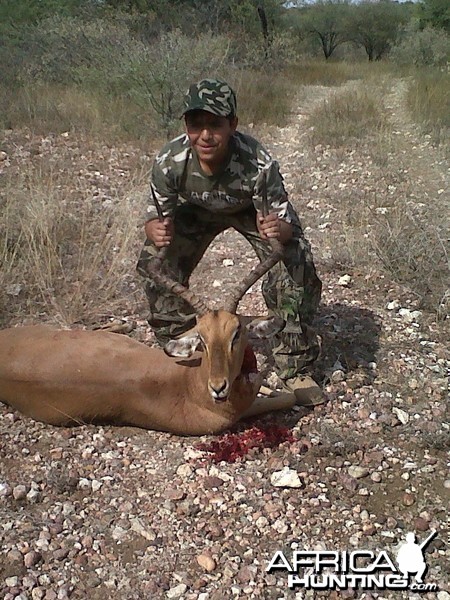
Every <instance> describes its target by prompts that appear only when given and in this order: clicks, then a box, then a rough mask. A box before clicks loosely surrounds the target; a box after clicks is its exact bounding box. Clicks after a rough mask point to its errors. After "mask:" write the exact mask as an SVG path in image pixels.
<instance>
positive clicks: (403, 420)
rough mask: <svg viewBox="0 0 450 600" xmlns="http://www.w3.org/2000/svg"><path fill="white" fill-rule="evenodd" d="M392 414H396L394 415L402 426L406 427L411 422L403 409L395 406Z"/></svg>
mask: <svg viewBox="0 0 450 600" xmlns="http://www.w3.org/2000/svg"><path fill="white" fill-rule="evenodd" d="M392 412H393V413H394V415H396V417H397V419H398V420H399V421H400V423H401V424H402V425H406V424H407V423H408V422H409V415H408V413H407V412H406V411H404V410H402V409H401V408H398V407H397V406H394V408H393V409H392Z"/></svg>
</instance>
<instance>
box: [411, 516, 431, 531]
mask: <svg viewBox="0 0 450 600" xmlns="http://www.w3.org/2000/svg"><path fill="white" fill-rule="evenodd" d="M429 526H430V524H429V522H428V521H427V520H426V519H424V518H422V517H417V518H416V519H414V529H416V530H417V531H427V530H428V528H429Z"/></svg>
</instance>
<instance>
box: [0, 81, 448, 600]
mask: <svg viewBox="0 0 450 600" xmlns="http://www.w3.org/2000/svg"><path fill="white" fill-rule="evenodd" d="M400 92H401V90H400ZM400 92H399V90H398V89H397V88H396V89H394V91H393V95H392V97H391V99H392V100H395V99H396V98H397V96H396V94H397V95H398V94H399V93H400ZM309 94H310V101H309V102H308V103H305V102H304V100H303V101H302V102H303V104H302V106H303V110H304V107H305V106H308V107H310V106H311V102H312V101H315V102H318V101H320V100H321V99H322V98H324V97H326V96H327V95H328V94H329V90H328V89H327V88H319V87H317V88H311V89H310V90H309ZM397 99H398V98H397ZM397 106H398V103H397V102H392V104H391V109H392V115H391V118H392V119H393V120H394V121H395V123H396V126H397V127H398V137H399V138H402V139H403V140H404V143H405V147H408V152H406V153H405V155H404V156H402V157H401V161H402V168H403V167H404V165H405V164H407V165H409V172H408V178H409V182H410V183H412V184H413V185H415V186H416V187H417V190H418V191H417V194H418V196H420V195H421V190H422V189H425V187H426V194H427V195H431V196H432V195H433V193H434V191H433V190H434V188H435V189H436V190H439V189H442V188H444V189H445V188H446V187H448V182H447V186H446V185H445V181H444V177H445V174H444V168H443V163H442V161H441V159H440V157H439V156H438V154H437V152H436V151H435V150H434V149H433V148H432V147H431V146H430V145H428V143H427V142H426V140H425V141H424V140H420V139H417V138H416V137H415V135H416V134H415V132H414V131H412V130H411V129H408V128H407V127H406V126H405V125H404V124H403V123H402V120H401V119H400V117H399V114H398V113H397V112H396V110H397V108H396V107H397ZM257 133H258V136H259V137H263V140H264V142H265V143H266V145H268V147H269V148H270V149H271V151H272V152H273V153H274V154H275V156H276V157H277V158H278V160H279V162H280V164H281V165H282V170H283V173H284V174H285V177H286V185H287V187H288V189H289V191H290V193H291V199H292V201H293V202H294V204H295V205H296V207H297V208H298V210H299V213H300V215H301V216H302V218H303V221H304V223H305V225H306V226H307V227H306V231H307V234H308V236H309V238H310V240H311V242H312V244H313V249H314V251H315V256H316V257H317V262H318V267H319V270H320V273H321V276H322V278H323V281H324V294H323V305H322V307H321V310H320V313H319V315H318V317H317V328H318V330H319V332H320V334H321V335H322V337H323V340H324V355H323V357H322V358H321V360H320V362H319V364H318V365H317V368H316V373H315V374H316V376H317V378H318V379H319V380H320V381H321V382H322V383H323V385H324V389H325V393H326V395H327V398H328V402H327V403H326V404H325V405H323V406H319V407H316V408H315V409H314V410H313V411H308V410H306V409H300V408H297V409H294V410H293V411H291V412H290V413H286V414H279V415H267V416H265V417H264V418H262V419H260V420H258V421H252V422H242V423H240V424H239V426H238V427H237V428H236V432H237V433H239V434H244V433H245V432H246V431H248V430H249V429H250V428H252V427H253V426H255V424H256V425H258V426H267V425H270V424H273V423H276V424H277V425H280V426H287V427H289V429H290V430H291V432H292V434H293V436H294V441H292V440H290V441H287V442H284V443H282V444H280V445H279V446H278V447H276V448H272V449H263V450H257V449H255V450H252V451H250V452H249V453H248V454H247V455H246V456H244V457H243V458H242V460H240V461H237V462H233V463H228V462H220V463H217V464H216V463H214V461H213V460H212V458H213V457H212V456H211V455H210V454H208V453H207V452H204V451H200V450H199V449H198V444H199V442H211V441H212V440H213V439H214V438H213V437H209V436H204V437H202V438H178V437H175V436H171V435H168V434H165V433H158V432H152V431H144V430H139V429H133V428H126V427H94V426H83V427H77V428H72V429H64V428H54V427H50V426H46V425H43V424H40V423H36V422H33V421H31V420H29V419H25V418H23V417H22V416H20V415H19V414H16V413H13V412H12V411H11V410H9V409H8V408H7V407H5V406H3V405H1V406H0V592H1V594H2V595H1V597H2V598H4V600H12V599H13V598H16V599H20V600H25V599H33V600H36V599H45V600H53V599H64V598H71V599H85V598H89V599H92V600H96V599H99V600H100V599H101V600H103V599H104V598H107V597H110V598H114V599H124V600H125V599H126V600H132V599H140V598H155V599H159V598H161V599H165V598H179V599H182V600H222V599H225V598H239V599H247V598H248V599H251V598H260V599H268V600H270V599H274V600H275V599H280V600H281V599H288V598H298V599H301V598H314V597H324V598H325V597H327V598H332V599H333V598H341V597H342V598H366V599H369V598H419V597H421V598H427V599H428V598H430V599H431V598H438V600H445V599H448V598H450V595H449V593H448V591H449V587H448V572H449V565H450V560H449V559H450V556H449V539H448V506H449V493H450V475H449V471H448V440H449V432H448V429H449V427H448V421H446V417H447V414H448V413H447V411H448V408H447V406H446V402H447V401H448V396H447V394H448V379H447V377H448V369H449V365H450V363H449V357H448V348H446V345H445V342H446V340H448V321H447V322H437V321H436V320H435V318H434V316H433V315H431V314H427V313H425V312H423V311H422V310H420V309H419V308H418V304H417V297H416V296H415V295H414V294H413V293H411V292H408V291H407V290H406V289H405V288H402V287H400V286H398V285H395V284H394V283H392V282H391V281H389V280H388V278H387V277H385V276H382V275H380V274H379V273H376V272H375V271H374V272H360V271H358V270H357V269H354V270H344V271H342V269H340V268H339V266H336V265H335V264H334V263H333V261H332V260H331V259H332V256H333V246H332V240H333V235H339V234H340V233H341V229H340V227H341V226H342V224H341V221H340V215H339V208H340V204H339V202H340V199H341V198H342V197H343V194H347V193H348V194H350V193H351V194H354V195H355V198H356V197H357V194H358V192H360V191H362V190H363V189H366V190H367V188H371V189H377V190H379V194H381V195H382V194H386V195H387V194H389V193H390V192H389V190H388V188H387V186H385V185H384V182H383V180H382V175H381V171H379V170H377V168H376V167H375V166H374V165H371V164H370V162H369V161H368V159H367V155H365V153H364V148H361V150H360V152H359V153H356V154H355V152H354V151H351V152H350V151H349V152H342V151H340V152H337V151H333V150H332V149H330V148H323V147H320V146H318V147H316V148H311V146H308V144H307V142H306V136H307V128H306V127H305V114H304V113H303V112H301V111H300V108H299V111H298V113H295V114H293V115H292V119H291V122H290V124H289V126H288V127H285V128H283V129H267V130H265V131H258V132H257ZM399 160H400V159H399ZM418 164H420V165H421V167H420V168H418V167H417V165H418ZM97 168H98V167H97ZM399 168H400V166H399ZM119 176H121V177H123V174H122V175H121V174H120V173H118V174H117V178H118V180H119V179H120V177H119ZM111 177H112V178H114V177H113V176H110V177H109V179H111ZM96 185H99V183H98V181H97V183H96ZM108 185H111V181H109V183H108ZM436 193H437V192H436ZM424 194H425V191H424ZM224 261H225V264H224ZM253 261H254V257H253V255H252V251H251V249H249V248H248V247H247V246H246V244H245V242H244V241H243V240H242V239H240V238H239V236H237V235H235V234H234V233H232V232H227V233H226V234H223V235H222V236H220V238H219V239H218V240H217V241H216V242H215V243H214V245H213V246H212V247H211V248H210V249H209V250H208V253H207V255H206V256H205V258H204V260H203V261H202V263H201V265H200V267H199V270H198V272H197V273H196V274H195V276H194V277H193V287H194V288H195V289H197V290H199V291H201V292H202V293H203V294H204V296H205V297H206V298H207V299H211V301H213V299H214V298H218V297H220V291H221V290H222V288H223V289H226V288H227V286H229V285H232V283H233V281H236V280H238V279H240V278H241V277H242V274H243V273H244V272H246V271H247V270H248V266H249V265H250V264H252V262H253ZM205 288H206V289H205ZM143 306H144V305H143ZM241 310H242V312H247V313H248V312H251V313H252V314H256V313H261V314H262V313H263V312H264V304H263V302H262V299H261V294H260V292H259V289H258V285H255V286H254V288H253V289H252V290H250V292H249V293H248V294H247V296H246V297H245V299H244V301H243V302H242V304H241ZM144 318H145V310H144V309H143V311H142V313H141V314H135V315H128V317H127V319H128V320H129V321H131V320H134V321H136V323H137V325H136V328H135V330H134V332H133V334H132V335H134V336H135V337H137V338H138V339H142V340H148V341H152V337H151V335H150V334H149V333H148V331H147V328H146V327H145V321H144ZM278 471H283V474H284V475H285V477H286V480H285V485H283V486H282V487H277V486H276V485H275V483H276V481H275V479H276V477H274V473H276V472H278ZM433 530H436V531H437V536H436V537H435V538H434V540H433V541H432V542H431V543H430V544H429V546H428V547H427V550H426V555H425V556H426V561H427V564H428V566H429V570H428V573H427V575H426V579H425V581H426V582H429V583H436V584H437V585H438V587H439V591H437V592H427V593H422V594H418V593H414V592H412V591H409V590H407V591H392V592H390V591H376V590H372V591H371V592H362V591H361V590H353V589H348V590H344V591H342V592H337V591H330V590H327V591H323V592H320V591H313V590H310V591H304V590H302V589H301V588H297V589H296V590H289V589H288V574H287V572H285V571H275V572H273V573H271V574H269V573H268V572H267V571H266V567H267V565H268V563H269V561H270V560H271V558H272V557H273V555H274V553H275V552H276V551H278V550H284V552H285V553H286V557H288V558H289V557H291V556H292V551H293V550H294V549H296V550H317V551H318V550H342V551H343V550H348V551H351V550H356V549H360V550H372V551H374V552H375V553H376V554H378V553H379V552H381V551H386V552H387V553H388V554H389V556H392V557H395V556H396V552H397V550H398V548H399V545H400V544H402V543H404V541H405V536H406V534H407V533H408V532H411V531H413V532H415V533H416V535H417V538H418V540H419V541H420V542H421V541H423V540H424V539H425V538H426V537H427V536H428V535H430V533H431V532H432V531H433Z"/></svg>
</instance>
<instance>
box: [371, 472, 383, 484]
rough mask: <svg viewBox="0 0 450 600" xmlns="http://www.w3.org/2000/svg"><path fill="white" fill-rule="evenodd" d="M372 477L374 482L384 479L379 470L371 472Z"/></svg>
mask: <svg viewBox="0 0 450 600" xmlns="http://www.w3.org/2000/svg"><path fill="white" fill-rule="evenodd" d="M370 479H371V480H372V481H373V482H374V483H380V482H381V480H382V476H381V473H379V472H378V471H374V472H373V473H371V475H370Z"/></svg>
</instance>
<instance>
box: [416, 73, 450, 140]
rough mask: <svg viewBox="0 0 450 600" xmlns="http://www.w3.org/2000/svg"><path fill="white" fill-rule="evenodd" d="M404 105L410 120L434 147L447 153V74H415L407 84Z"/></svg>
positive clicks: (449, 118) (449, 127)
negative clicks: (421, 130)
mask: <svg viewBox="0 0 450 600" xmlns="http://www.w3.org/2000/svg"><path fill="white" fill-rule="evenodd" d="M406 102H407V107H408V109H409V111H410V113H411V116H412V117H413V119H414V120H415V121H417V122H418V123H420V124H421V125H422V128H423V130H424V131H425V132H426V133H428V134H430V135H431V136H432V139H433V141H434V143H436V144H438V145H442V146H443V147H444V149H446V150H447V151H448V150H450V142H449V138H450V136H449V134H450V74H449V73H448V72H447V71H445V70H438V69H428V70H425V69H421V70H418V71H416V72H415V73H414V76H413V78H411V79H410V82H409V86H408V94H407V98H406Z"/></svg>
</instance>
